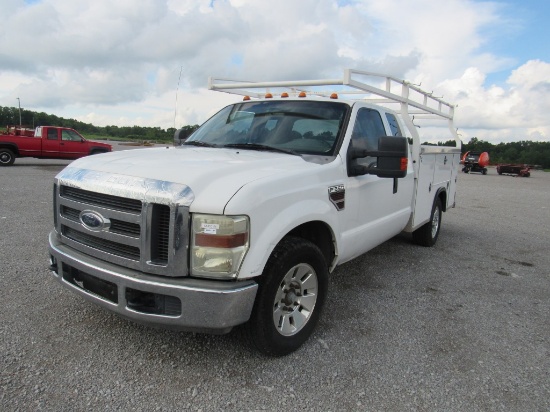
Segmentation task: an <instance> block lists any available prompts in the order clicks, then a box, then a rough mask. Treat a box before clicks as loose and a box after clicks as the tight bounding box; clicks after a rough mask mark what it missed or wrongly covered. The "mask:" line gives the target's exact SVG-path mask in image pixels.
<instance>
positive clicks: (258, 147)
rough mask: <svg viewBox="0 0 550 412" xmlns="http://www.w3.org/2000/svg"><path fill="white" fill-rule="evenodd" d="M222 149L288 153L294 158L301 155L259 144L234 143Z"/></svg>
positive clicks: (292, 151)
mask: <svg viewBox="0 0 550 412" xmlns="http://www.w3.org/2000/svg"><path fill="white" fill-rule="evenodd" d="M222 147H229V148H232V149H249V150H265V151H267V152H278V153H286V154H290V155H294V156H300V153H297V152H295V151H294V150H289V149H281V148H278V147H273V146H267V145H265V144H257V143H232V144H225V145H223V146H222Z"/></svg>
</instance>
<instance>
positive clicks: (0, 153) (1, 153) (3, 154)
mask: <svg viewBox="0 0 550 412" xmlns="http://www.w3.org/2000/svg"><path fill="white" fill-rule="evenodd" d="M13 162H15V155H14V154H13V152H12V151H11V150H10V149H0V166H11V165H12V164H13Z"/></svg>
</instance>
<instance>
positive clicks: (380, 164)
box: [347, 136, 409, 178]
mask: <svg viewBox="0 0 550 412" xmlns="http://www.w3.org/2000/svg"><path fill="white" fill-rule="evenodd" d="M408 154H409V144H408V142H407V138H406V137H395V136H382V137H381V138H380V139H378V150H375V151H369V150H366V149H359V148H356V147H353V146H351V145H350V147H349V149H348V156H347V157H348V176H362V175H366V174H371V175H376V176H378V177H389V178H401V177H405V176H406V175H407V164H408ZM367 156H372V157H376V158H377V162H376V165H375V166H363V165H360V164H358V163H357V160H356V159H360V158H363V157H367Z"/></svg>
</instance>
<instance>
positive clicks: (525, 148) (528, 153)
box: [424, 137, 550, 169]
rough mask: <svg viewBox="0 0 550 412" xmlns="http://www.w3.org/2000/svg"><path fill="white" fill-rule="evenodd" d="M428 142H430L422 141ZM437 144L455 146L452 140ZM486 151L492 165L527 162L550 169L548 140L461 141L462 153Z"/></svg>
mask: <svg viewBox="0 0 550 412" xmlns="http://www.w3.org/2000/svg"><path fill="white" fill-rule="evenodd" d="M424 144H430V143H424ZM437 145H438V146H455V141H454V140H449V141H446V142H438V143H437ZM469 151H471V152H487V153H489V162H490V164H492V165H496V164H499V163H516V164H527V165H531V166H535V165H536V166H542V167H543V168H544V169H550V142H533V141H530V140H520V141H518V142H509V143H498V144H493V143H490V142H486V141H484V140H479V139H478V138H477V137H472V138H471V139H470V141H469V142H468V143H466V142H462V153H466V152H469Z"/></svg>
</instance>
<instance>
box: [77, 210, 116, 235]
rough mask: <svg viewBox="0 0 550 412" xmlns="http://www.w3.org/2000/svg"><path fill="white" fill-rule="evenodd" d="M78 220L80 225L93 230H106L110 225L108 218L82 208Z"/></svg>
mask: <svg viewBox="0 0 550 412" xmlns="http://www.w3.org/2000/svg"><path fill="white" fill-rule="evenodd" d="M80 222H81V223H82V226H84V227H85V228H86V229H88V230H91V231H93V232H101V231H102V230H108V229H109V227H110V226H111V221H110V220H109V219H107V218H104V217H103V216H101V215H100V214H99V213H97V212H94V211H93V210H83V211H82V212H80Z"/></svg>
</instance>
